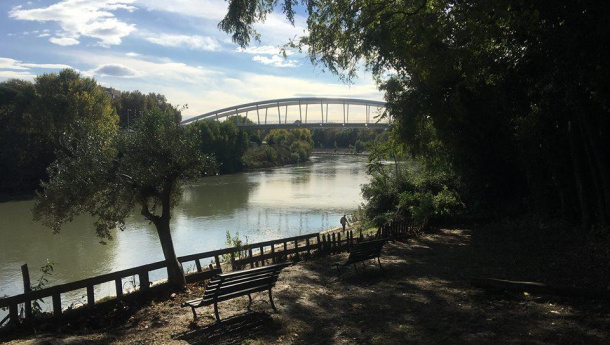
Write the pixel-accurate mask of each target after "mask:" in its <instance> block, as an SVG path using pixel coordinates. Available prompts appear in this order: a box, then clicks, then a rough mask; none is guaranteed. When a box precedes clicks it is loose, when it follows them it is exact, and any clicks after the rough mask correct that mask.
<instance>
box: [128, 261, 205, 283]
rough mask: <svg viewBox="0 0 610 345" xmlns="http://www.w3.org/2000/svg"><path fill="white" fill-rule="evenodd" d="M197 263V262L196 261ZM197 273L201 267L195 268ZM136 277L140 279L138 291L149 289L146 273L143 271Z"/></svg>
mask: <svg viewBox="0 0 610 345" xmlns="http://www.w3.org/2000/svg"><path fill="white" fill-rule="evenodd" d="M197 262H199V260H197ZM197 272H202V270H201V265H199V267H198V268H197ZM138 277H139V278H140V290H148V289H149V288H150V279H149V277H148V271H144V272H142V273H138Z"/></svg>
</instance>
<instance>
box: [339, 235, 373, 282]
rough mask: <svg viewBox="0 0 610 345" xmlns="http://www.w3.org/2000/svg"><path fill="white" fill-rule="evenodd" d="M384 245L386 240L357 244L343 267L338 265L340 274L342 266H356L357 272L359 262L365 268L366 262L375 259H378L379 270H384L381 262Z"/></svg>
mask: <svg viewBox="0 0 610 345" xmlns="http://www.w3.org/2000/svg"><path fill="white" fill-rule="evenodd" d="M384 243H385V240H373V241H364V242H357V243H356V244H355V245H354V246H353V247H352V248H351V250H350V252H349V257H348V258H347V261H346V262H344V263H343V264H341V265H339V264H336V265H337V270H338V271H339V274H341V270H340V266H349V265H354V268H355V269H356V271H358V267H356V263H357V262H362V265H363V267H364V261H366V260H370V259H375V258H377V262H378V263H379V268H381V269H382V270H383V267H382V266H381V261H380V260H379V256H380V255H381V249H382V248H383V244H384Z"/></svg>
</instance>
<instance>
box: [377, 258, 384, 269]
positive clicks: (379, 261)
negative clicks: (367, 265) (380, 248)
mask: <svg viewBox="0 0 610 345" xmlns="http://www.w3.org/2000/svg"><path fill="white" fill-rule="evenodd" d="M377 262H378V263H379V268H381V270H383V266H381V260H379V257H377Z"/></svg>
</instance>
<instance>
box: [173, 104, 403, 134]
mask: <svg viewBox="0 0 610 345" xmlns="http://www.w3.org/2000/svg"><path fill="white" fill-rule="evenodd" d="M385 109H386V103H385V102H380V101H371V100H366V99H354V98H320V97H301V98H282V99H272V100H266V101H259V102H252V103H245V104H240V105H235V106H232V107H227V108H223V109H218V110H215V111H211V112H208V113H205V114H202V115H199V116H194V117H191V118H189V119H186V120H184V121H182V122H181V124H182V125H186V124H189V123H192V122H195V121H199V120H221V119H226V118H229V117H232V116H233V117H235V119H234V120H235V124H236V126H237V127H239V128H243V129H268V128H286V129H290V128H379V127H388V126H389V125H390V124H391V122H392V119H391V118H390V117H389V115H388V116H385V117H382V116H381V115H383V114H384V113H385ZM386 115H387V114H386Z"/></svg>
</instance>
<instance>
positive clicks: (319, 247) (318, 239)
mask: <svg viewBox="0 0 610 345" xmlns="http://www.w3.org/2000/svg"><path fill="white" fill-rule="evenodd" d="M316 240H317V241H318V242H317V243H318V252H320V253H322V242H320V233H319V232H318V233H317V234H316Z"/></svg>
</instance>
